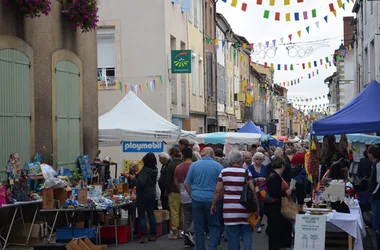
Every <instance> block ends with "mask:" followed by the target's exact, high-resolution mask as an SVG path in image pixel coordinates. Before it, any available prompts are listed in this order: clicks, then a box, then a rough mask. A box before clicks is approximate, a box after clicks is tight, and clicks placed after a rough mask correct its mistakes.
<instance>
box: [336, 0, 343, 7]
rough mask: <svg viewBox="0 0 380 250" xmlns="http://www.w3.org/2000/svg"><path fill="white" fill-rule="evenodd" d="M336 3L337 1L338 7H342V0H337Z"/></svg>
mask: <svg viewBox="0 0 380 250" xmlns="http://www.w3.org/2000/svg"><path fill="white" fill-rule="evenodd" d="M337 3H338V6H339V8H342V7H343V3H342V0H338V1H337Z"/></svg>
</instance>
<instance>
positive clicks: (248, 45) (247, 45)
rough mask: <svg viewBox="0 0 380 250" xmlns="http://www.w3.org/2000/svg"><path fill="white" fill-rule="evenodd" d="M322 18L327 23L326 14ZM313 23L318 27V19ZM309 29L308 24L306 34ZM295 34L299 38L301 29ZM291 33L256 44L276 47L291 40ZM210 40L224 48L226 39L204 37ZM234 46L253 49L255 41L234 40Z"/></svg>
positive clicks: (208, 42) (208, 41)
mask: <svg viewBox="0 0 380 250" xmlns="http://www.w3.org/2000/svg"><path fill="white" fill-rule="evenodd" d="M323 20H324V21H325V23H328V16H325V17H323ZM314 25H315V26H316V27H317V28H318V29H319V27H320V20H319V21H316V22H315V23H314ZM310 30H311V26H310V25H309V26H306V27H305V31H306V32H307V33H308V34H309V33H310ZM296 34H297V35H298V37H299V38H301V36H302V30H298V31H297V32H296ZM293 35H294V33H292V34H289V35H288V37H287V40H285V37H281V38H280V39H271V40H268V41H265V42H257V43H256V44H257V45H258V47H262V46H263V44H265V46H266V47H267V48H268V47H269V46H273V47H276V45H278V42H279V43H280V44H281V45H283V44H284V42H292V41H293ZM211 42H213V43H214V45H215V47H218V46H219V45H222V47H223V48H224V46H225V45H226V44H227V41H226V40H221V41H219V40H218V39H212V38H209V37H207V38H206V43H207V44H210V43H211ZM234 46H235V48H239V47H242V48H243V49H246V48H248V49H250V50H254V49H255V43H238V42H236V43H235V44H234Z"/></svg>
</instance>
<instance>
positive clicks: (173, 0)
mask: <svg viewBox="0 0 380 250" xmlns="http://www.w3.org/2000/svg"><path fill="white" fill-rule="evenodd" d="M171 1H172V3H178V2H179V0H171Z"/></svg>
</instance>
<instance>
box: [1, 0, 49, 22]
mask: <svg viewBox="0 0 380 250" xmlns="http://www.w3.org/2000/svg"><path fill="white" fill-rule="evenodd" d="M3 3H4V5H9V4H10V3H12V4H16V5H17V7H18V10H19V11H20V13H21V14H23V15H25V16H26V17H29V18H33V17H40V16H41V14H45V15H48V14H49V12H50V10H51V7H50V6H51V0H4V2H3Z"/></svg>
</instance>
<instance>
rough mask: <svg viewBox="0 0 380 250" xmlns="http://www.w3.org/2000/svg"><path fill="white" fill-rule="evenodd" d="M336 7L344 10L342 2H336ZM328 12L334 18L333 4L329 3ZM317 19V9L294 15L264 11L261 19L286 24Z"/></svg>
mask: <svg viewBox="0 0 380 250" xmlns="http://www.w3.org/2000/svg"><path fill="white" fill-rule="evenodd" d="M346 1H347V3H350V0H346ZM337 5H338V7H339V8H342V9H343V10H345V9H346V6H345V3H343V2H342V0H338V1H337ZM328 7H329V10H330V12H332V13H333V14H334V16H335V17H336V9H335V6H334V3H330V4H329V5H328ZM316 17H317V9H312V10H305V11H301V12H294V13H289V12H287V13H282V12H278V11H272V10H268V9H266V10H264V14H263V18H265V19H274V20H275V21H281V20H285V21H286V22H290V21H300V20H309V19H310V18H316Z"/></svg>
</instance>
